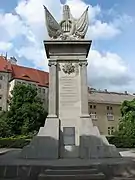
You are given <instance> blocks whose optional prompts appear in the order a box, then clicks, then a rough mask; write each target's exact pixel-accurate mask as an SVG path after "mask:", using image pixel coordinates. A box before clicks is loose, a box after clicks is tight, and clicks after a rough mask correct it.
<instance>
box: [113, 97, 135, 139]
mask: <svg viewBox="0 0 135 180" xmlns="http://www.w3.org/2000/svg"><path fill="white" fill-rule="evenodd" d="M121 115H122V117H121V120H120V123H119V130H118V132H116V134H117V135H119V136H122V137H127V138H135V99H133V100H132V101H124V102H123V103H122V106H121Z"/></svg>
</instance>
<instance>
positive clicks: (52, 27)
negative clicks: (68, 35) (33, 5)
mask: <svg viewBox="0 0 135 180" xmlns="http://www.w3.org/2000/svg"><path fill="white" fill-rule="evenodd" d="M44 9H45V18H46V27H47V31H48V35H49V36H50V37H51V38H54V39H56V38H57V37H59V36H60V35H61V34H62V33H63V31H62V29H61V26H60V25H59V24H58V22H57V21H56V20H55V18H54V17H53V16H52V15H51V13H50V12H49V11H48V9H47V8H46V7H45V6H44Z"/></svg>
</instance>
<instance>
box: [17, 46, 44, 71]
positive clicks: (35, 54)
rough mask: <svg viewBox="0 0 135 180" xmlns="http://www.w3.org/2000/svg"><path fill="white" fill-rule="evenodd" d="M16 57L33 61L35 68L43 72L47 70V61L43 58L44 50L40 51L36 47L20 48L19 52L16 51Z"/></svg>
mask: <svg viewBox="0 0 135 180" xmlns="http://www.w3.org/2000/svg"><path fill="white" fill-rule="evenodd" d="M16 53H17V54H18V57H23V58H25V59H26V60H28V61H33V64H34V67H35V68H40V69H44V70H48V68H47V64H48V63H47V61H48V60H47V59H46V58H45V51H44V49H40V48H39V47H36V46H33V47H32V46H26V47H22V48H21V49H19V50H16Z"/></svg>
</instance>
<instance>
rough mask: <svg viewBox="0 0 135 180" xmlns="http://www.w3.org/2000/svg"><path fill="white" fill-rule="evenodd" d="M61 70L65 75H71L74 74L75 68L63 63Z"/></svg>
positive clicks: (70, 64)
mask: <svg viewBox="0 0 135 180" xmlns="http://www.w3.org/2000/svg"><path fill="white" fill-rule="evenodd" d="M62 70H63V72H64V73H65V74H71V73H74V72H75V66H74V65H73V64H72V63H70V62H69V63H65V64H64V65H63V66H62Z"/></svg>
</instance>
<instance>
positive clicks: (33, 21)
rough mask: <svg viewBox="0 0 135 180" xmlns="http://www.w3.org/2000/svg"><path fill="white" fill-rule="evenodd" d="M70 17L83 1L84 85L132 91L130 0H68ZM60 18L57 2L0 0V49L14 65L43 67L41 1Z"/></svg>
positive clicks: (134, 20)
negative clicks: (87, 45) (89, 43)
mask: <svg viewBox="0 0 135 180" xmlns="http://www.w3.org/2000/svg"><path fill="white" fill-rule="evenodd" d="M61 1H63V2H64V0H61ZM66 3H67V4H68V5H69V6H70V8H71V13H72V14H73V16H74V17H79V16H80V15H81V14H82V12H83V11H84V10H85V8H86V7H87V5H89V6H90V8H89V21H90V26H89V30H88V33H87V37H86V38H87V39H92V40H93V43H92V48H91V50H90V53H89V57H88V62H89V66H88V83H89V85H91V86H93V87H96V88H99V89H109V90H112V91H125V90H127V91H129V92H135V85H134V84H135V73H134V72H135V61H134V57H135V45H134V44H135V35H134V32H135V11H134V7H135V1H134V0H67V2H66ZM43 4H44V5H45V6H47V8H48V9H49V10H50V11H51V13H52V14H53V15H54V16H55V18H56V19H57V20H60V19H61V13H62V5H61V4H60V0H55V6H54V0H4V1H1V2H0V20H1V24H0V53H1V54H5V53H6V52H7V53H8V56H15V57H16V58H17V60H18V64H20V65H24V66H29V67H34V68H38V69H43V70H48V67H47V59H46V54H45V51H44V47H43V40H45V39H48V35H47V31H46V27H45V17H44V10H43V7H42V5H43Z"/></svg>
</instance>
